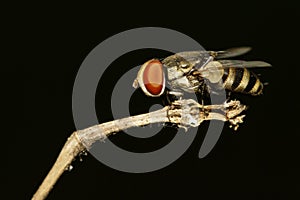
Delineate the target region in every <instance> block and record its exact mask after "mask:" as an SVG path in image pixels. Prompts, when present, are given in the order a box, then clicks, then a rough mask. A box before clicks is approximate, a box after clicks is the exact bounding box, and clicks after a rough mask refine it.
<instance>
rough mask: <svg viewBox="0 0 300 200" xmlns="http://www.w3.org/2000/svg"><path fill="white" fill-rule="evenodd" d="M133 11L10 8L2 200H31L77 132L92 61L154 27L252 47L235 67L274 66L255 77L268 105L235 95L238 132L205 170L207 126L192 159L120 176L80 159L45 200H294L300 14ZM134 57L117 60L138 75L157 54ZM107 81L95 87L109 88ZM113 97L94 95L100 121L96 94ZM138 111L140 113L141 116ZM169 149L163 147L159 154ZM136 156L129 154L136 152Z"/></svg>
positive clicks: (212, 43)
mask: <svg viewBox="0 0 300 200" xmlns="http://www.w3.org/2000/svg"><path fill="white" fill-rule="evenodd" d="M140 4H141V5H139V4H136V3H132V4H129V3H128V2H126V3H123V4H120V3H118V2H114V5H110V6H106V5H97V6H96V5H81V4H78V5H77V6H78V7H77V8H76V9H75V8H74V7H72V5H67V6H63V5H46V4H45V5H36V4H33V5H28V4H26V5H20V4H18V5H14V6H12V7H10V8H11V9H9V11H10V12H8V13H7V14H5V18H4V19H5V28H3V32H4V40H5V42H6V44H8V45H7V47H6V46H5V50H4V51H5V52H4V55H5V58H8V61H9V62H8V65H7V66H3V67H2V68H1V69H2V77H3V78H2V80H5V82H4V83H3V86H4V87H5V88H10V87H9V86H13V89H11V88H10V89H7V92H6V90H5V93H6V94H7V95H6V98H4V99H7V100H9V102H10V103H12V104H13V105H12V106H8V105H7V106H6V105H4V108H10V111H9V114H10V115H7V117H6V118H9V119H12V121H11V122H10V123H7V124H4V125H3V126H5V127H9V130H8V131H7V132H6V134H5V135H8V139H6V138H5V140H4V141H5V142H3V143H4V148H5V151H3V154H4V155H3V158H2V162H3V164H1V165H2V167H4V170H2V171H3V172H4V173H3V175H2V182H3V185H4V186H5V187H4V188H6V187H7V186H8V189H5V194H7V195H10V196H9V197H10V199H29V198H31V196H32V195H33V194H34V192H35V191H36V190H37V188H38V186H39V184H40V183H41V182H42V180H43V178H44V177H45V176H46V174H47V173H48V171H49V170H50V168H51V166H52V164H53V163H54V161H55V159H56V157H57V155H58V153H59V152H60V150H61V148H62V146H63V144H64V143H65V141H66V139H67V138H68V136H69V135H70V134H71V133H72V132H73V131H74V130H75V126H74V122H73V118H72V99H71V97H72V88H73V83H74V80H75V77H76V73H77V71H78V69H79V67H80V65H81V63H82V62H83V60H84V59H85V57H86V56H87V55H88V53H89V52H90V51H91V50H92V49H93V48H94V47H95V46H97V45H98V44H99V43H100V42H102V41H103V40H105V39H106V38H108V37H110V36H112V35H114V34H117V33H119V32H121V31H125V30H128V29H131V28H137V27H144V26H158V27H165V28H170V29H174V30H177V31H180V32H182V33H184V34H187V35H189V36H190V37H192V38H193V39H195V40H196V41H198V42H199V43H200V44H201V45H202V46H203V47H205V48H206V49H208V50H221V49H224V48H228V47H234V46H243V45H248V46H252V47H253V51H252V52H250V53H249V54H248V55H245V56H244V57H242V58H243V59H249V60H264V61H267V62H270V63H271V64H272V65H273V68H272V69H266V70H262V71H260V73H261V74H262V79H263V80H264V81H267V82H269V85H268V86H267V87H266V89H265V91H264V95H262V96H259V97H249V96H239V98H240V99H241V100H242V101H243V103H245V104H247V105H249V110H247V113H246V114H247V116H246V118H245V123H244V124H242V126H241V127H240V128H239V130H238V131H237V132H233V131H232V130H231V129H229V128H228V126H225V128H224V131H223V133H222V135H221V138H220V139H219V141H218V143H217V144H216V146H215V148H214V149H213V151H212V152H211V153H210V154H209V155H208V156H207V157H205V158H204V159H199V158H198V151H199V147H200V145H201V143H202V140H203V137H204V134H205V132H203V130H205V126H206V125H205V124H204V125H203V127H204V128H200V131H199V133H198V135H197V137H196V140H195V141H194V142H193V144H192V146H191V147H190V148H189V149H188V151H187V152H186V153H185V154H184V155H183V156H182V157H180V158H179V159H178V160H177V161H176V162H174V163H172V164H171V165H169V166H168V167H166V168H163V169H161V170H159V171H155V172H151V173H144V174H130V173H124V172H120V171H116V170H114V169H111V168H109V167H107V166H105V165H103V164H102V163H100V162H98V161H97V160H96V159H95V158H93V156H91V155H88V156H87V157H83V162H79V161H78V160H77V161H75V162H74V163H73V166H74V169H73V170H72V171H71V172H65V173H64V174H63V175H62V177H61V178H60V179H59V181H58V182H57V184H56V185H55V187H54V189H53V190H52V191H51V193H50V194H49V196H48V199H104V198H113V199H121V198H131V199H150V198H151V199H153V198H169V197H170V196H175V197H181V198H191V197H192V196H194V197H196V198H203V199H205V198H210V199H214V198H241V199H246V198H249V199H275V198H279V199H296V196H299V192H300V184H299V179H300V176H299V175H300V174H299V167H300V165H299V148H298V146H299V145H298V143H299V141H300V136H299V128H298V127H297V123H298V122H297V119H298V117H297V116H294V115H295V114H297V112H299V102H298V100H297V97H296V95H297V93H298V92H299V89H298V88H297V87H298V79H299V77H298V76H299V66H298V65H299V64H298V60H299V59H298V52H297V51H298V50H299V49H298V43H299V41H298V38H299V35H298V34H297V30H296V29H297V26H298V24H299V12H298V11H297V10H296V6H294V5H292V4H290V3H289V2H287V1H284V2H280V3H275V2H259V1H247V2H244V1H241V2H240V3H237V2H231V3H229V2H227V1H226V2H225V1H224V2H223V3H218V2H215V1H214V2H211V3H208V2H197V4H196V3H192V2H180V3H177V2H175V1H174V2H172V3H165V4H162V3H161V2H160V3H159V4H155V3H154V2H140ZM135 6H139V8H138V7H135ZM117 8H119V9H121V10H122V11H118V10H117ZM6 25H7V26H6ZM135 53H136V55H135V54H134V53H131V54H130V55H127V56H126V55H125V56H124V57H122V63H124V66H136V65H138V64H142V63H143V62H144V61H146V60H147V59H149V58H151V57H156V56H157V54H159V51H155V50H145V51H137V52H135ZM6 55H7V56H6ZM5 60H7V59H5ZM119 62H120V61H119ZM114 70H117V69H116V68H114ZM120 71H121V69H120ZM120 71H119V72H117V73H120ZM117 73H116V74H117ZM111 77H113V75H112V76H111V75H108V76H107V77H106V78H104V79H103V80H102V81H103V82H106V81H107V83H109V81H110V80H111ZM104 85H105V84H104ZM128 87H131V86H130V85H129V86H128ZM110 88H111V87H110V86H109V84H107V87H103V89H102V87H101V89H102V90H101V89H99V88H98V91H97V97H96V100H97V112H98V113H99V112H102V110H100V109H101V108H103V109H105V108H106V109H107V106H109V105H110V104H109V103H110V102H109V95H107V96H104V97H103V100H101V98H99V93H104V95H105V92H107V94H109V92H110ZM14 108H16V109H14ZM138 109H141V110H138V111H137V112H141V111H142V109H143V108H138ZM12 110H13V111H12ZM15 110H16V111H15ZM103 112H104V113H108V114H107V115H104V116H107V118H101V119H99V121H106V120H111V118H110V117H109V111H106V110H105V111H103ZM133 112H135V111H134V110H133ZM170 131H171V132H172V130H170ZM172 134H173V133H172ZM112 139H113V140H114V141H116V142H117V141H119V143H121V142H120V141H122V140H124V141H126V142H127V143H129V144H128V145H129V146H130V142H128V141H127V140H126V138H125V139H124V138H122V137H121V136H118V134H116V135H115V136H113V138H112ZM6 141H9V142H6ZM133 142H135V144H136V143H137V142H136V141H133ZM156 142H159V140H156ZM166 142H167V140H166V141H165V140H162V142H161V144H158V145H157V146H156V148H158V147H161V146H163V145H164V144H166ZM144 144H145V142H144ZM152 144H153V141H152ZM153 145H154V144H153ZM140 146H142V145H140ZM150 146H151V145H150ZM139 148H142V147H139V146H138V145H137V147H136V150H137V151H139ZM149 148H150V147H149ZM2 188H3V187H2Z"/></svg>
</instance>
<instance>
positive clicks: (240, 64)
mask: <svg viewBox="0 0 300 200" xmlns="http://www.w3.org/2000/svg"><path fill="white" fill-rule="evenodd" d="M218 62H220V63H221V64H222V67H223V68H229V67H234V68H259V67H271V66H272V65H271V64H269V63H267V62H264V61H244V60H218Z"/></svg>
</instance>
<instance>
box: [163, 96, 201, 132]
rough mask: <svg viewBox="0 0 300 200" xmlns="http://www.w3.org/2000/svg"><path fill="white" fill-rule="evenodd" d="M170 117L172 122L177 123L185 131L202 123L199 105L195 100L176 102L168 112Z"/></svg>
mask: <svg viewBox="0 0 300 200" xmlns="http://www.w3.org/2000/svg"><path fill="white" fill-rule="evenodd" d="M168 117H169V119H170V121H171V122H172V121H177V124H178V125H179V126H180V127H182V128H184V129H185V130H187V128H188V127H197V126H199V125H200V123H201V122H202V120H201V119H200V107H199V103H198V102H196V101H195V100H193V99H182V100H177V101H174V102H173V103H172V105H171V106H170V109H169V111H168ZM174 118H176V120H175V119H174Z"/></svg>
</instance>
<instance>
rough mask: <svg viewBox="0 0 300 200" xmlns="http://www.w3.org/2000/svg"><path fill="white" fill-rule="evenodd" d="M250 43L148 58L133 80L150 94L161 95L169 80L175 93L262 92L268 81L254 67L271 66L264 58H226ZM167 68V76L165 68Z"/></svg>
mask: <svg viewBox="0 0 300 200" xmlns="http://www.w3.org/2000/svg"><path fill="white" fill-rule="evenodd" d="M250 50H251V48H250V47H237V48H230V49H227V50H225V51H186V52H180V53H176V54H173V55H171V56H169V57H166V58H164V59H151V60H149V61H147V62H145V63H144V64H143V65H142V66H141V68H140V70H139V72H138V74H137V78H136V79H135V81H134V83H133V87H135V88H137V87H138V86H140V87H141V89H142V90H143V92H144V93H145V94H146V95H147V96H151V97H159V96H161V95H162V94H163V93H164V91H165V87H166V81H167V83H168V84H169V85H170V87H171V90H172V91H171V92H172V93H173V94H175V95H179V96H180V95H182V93H181V92H180V91H186V92H190V93H191V92H198V93H199V92H200V93H202V94H203V93H204V92H205V91H208V92H215V93H217V91H218V90H221V89H226V90H227V91H229V92H238V93H244V94H250V95H253V96H256V95H260V94H262V91H263V86H264V84H263V83H262V82H261V81H260V79H259V78H258V76H257V75H256V74H255V73H254V72H252V71H250V70H249V69H250V68H260V67H270V66H271V65H270V64H269V63H266V62H264V61H243V60H226V59H224V58H230V57H235V56H239V55H242V54H245V53H247V52H248V51H250ZM164 69H166V71H167V80H166V76H165V72H164V71H165V70H164Z"/></svg>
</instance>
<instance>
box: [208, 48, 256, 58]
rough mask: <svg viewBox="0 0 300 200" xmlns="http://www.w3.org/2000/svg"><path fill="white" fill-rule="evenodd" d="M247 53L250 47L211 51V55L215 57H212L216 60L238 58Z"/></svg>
mask: <svg viewBox="0 0 300 200" xmlns="http://www.w3.org/2000/svg"><path fill="white" fill-rule="evenodd" d="M249 51H251V47H234V48H230V49H227V50H225V51H211V54H212V55H215V56H214V57H215V58H216V59H221V58H231V57H236V56H240V55H243V54H245V53H248V52H249Z"/></svg>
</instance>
